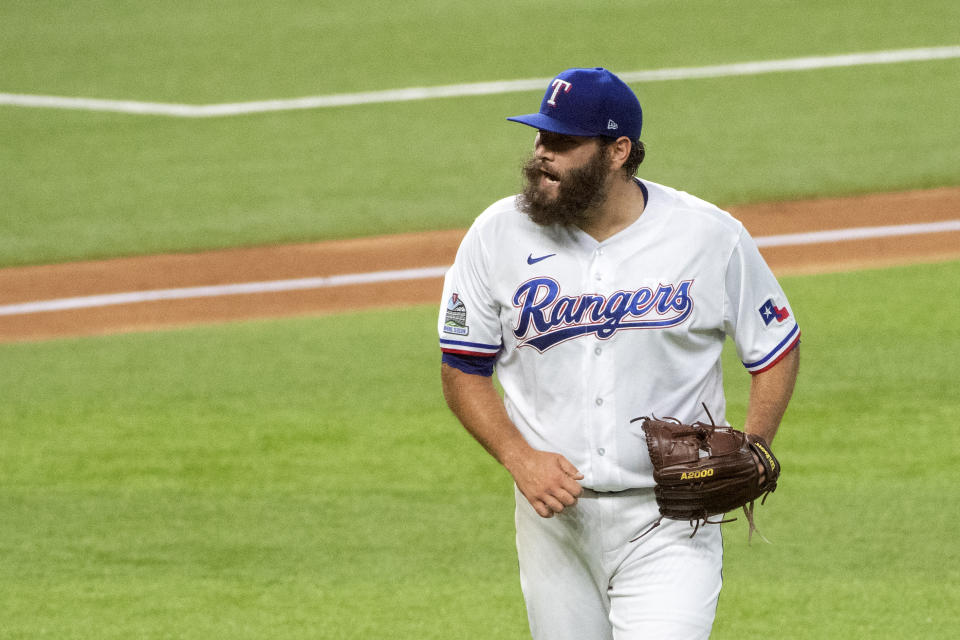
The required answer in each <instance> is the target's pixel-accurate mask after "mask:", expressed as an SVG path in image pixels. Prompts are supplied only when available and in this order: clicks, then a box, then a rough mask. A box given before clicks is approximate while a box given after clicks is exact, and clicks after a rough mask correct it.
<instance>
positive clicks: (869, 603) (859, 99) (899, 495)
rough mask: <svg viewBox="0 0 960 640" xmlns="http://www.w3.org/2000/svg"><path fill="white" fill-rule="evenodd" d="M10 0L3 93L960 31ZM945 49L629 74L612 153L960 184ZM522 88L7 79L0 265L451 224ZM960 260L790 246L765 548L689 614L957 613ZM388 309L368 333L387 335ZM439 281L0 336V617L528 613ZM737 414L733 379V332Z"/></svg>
mask: <svg viewBox="0 0 960 640" xmlns="http://www.w3.org/2000/svg"><path fill="white" fill-rule="evenodd" d="M585 5H586V3H574V2H560V3H554V4H553V5H551V6H550V8H549V10H546V9H545V7H544V5H543V4H540V3H532V2H510V3H507V2H491V3H483V4H481V3H474V4H469V3H467V4H465V3H441V2H438V1H436V0H432V1H430V0H417V1H414V2H408V3H400V4H398V3H386V2H373V1H366V2H365V1H361V2H354V3H348V4H344V3H334V2H292V1H289V0H287V1H281V2H277V3H272V4H271V5H270V8H269V9H268V8H265V7H264V6H263V5H262V4H260V3H253V2H239V1H234V2H224V3H207V4H200V5H199V6H198V4H197V3H187V2H183V1H182V0H180V1H175V0H163V1H159V2H154V3H151V4H149V5H144V4H140V3H138V4H130V3H121V2H118V1H116V0H113V1H107V0H100V1H98V2H87V3H80V4H77V3H73V4H71V3H63V2H26V1H23V0H11V1H9V2H4V3H3V4H2V6H0V59H2V60H3V61H4V64H3V65H0V92H11V93H36V94H50V95H65V96H85V97H97V98H114V99H136V100H153V101H169V102H185V103H196V104H200V103H211V102H224V101H245V100H260V99H269V98H286V97H298V96H306V95H316V94H327V93H338V92H349V91H371V90H380V89H391V88H402V87H408V86H429V85H438V84H449V83H459V82H476V81H486V80H501V79H513V78H527V77H542V76H550V75H552V74H553V73H555V72H556V71H558V70H559V69H562V68H564V67H568V66H574V65H594V64H601V65H604V66H607V67H609V68H611V69H613V70H615V71H630V70H640V69H655V68H662V67H677V66H697V65H710V64H723V63H729V62H740V61H747V60H765V59H776V58H787V57H795V56H809V55H829V54H836V53H846V52H856V51H876V50H885V49H897V48H911V47H925V46H941V45H956V44H958V42H957V37H956V27H955V25H956V24H958V22H960V8H958V5H957V4H956V3H954V2H946V1H941V0H937V1H934V0H927V1H921V2H919V3H914V4H912V5H910V6H907V5H904V4H903V3H894V2H888V1H882V2H868V1H867V0H854V1H851V2H844V3H835V2H827V1H822V2H803V3H795V2H761V3H756V2H745V1H724V2H706V1H698V2H666V1H652V0H650V1H644V2H626V1H618V2H609V3H595V4H593V5H590V6H589V7H588V6H585ZM958 87H960V61H958V60H946V61H940V62H918V63H908V64H896V65H885V66H875V67H855V68H849V69H834V70H825V71H812V72H803V73H790V74H773V75H767V76H754V77H739V78H726V79H713V80H690V81H678V82H658V83H648V84H643V85H637V86H635V88H636V89H637V90H638V92H639V94H640V96H641V99H642V100H643V104H644V107H645V123H646V124H645V134H644V139H645V141H646V142H647V144H648V146H649V149H650V153H649V154H648V160H647V162H645V164H644V165H643V167H642V169H643V170H642V172H641V174H642V175H644V176H645V177H648V178H650V179H653V180H657V181H660V182H664V183H666V184H670V185H671V186H676V187H679V188H683V189H685V190H688V191H691V192H693V193H695V194H697V195H700V196H703V197H706V198H708V199H711V200H714V201H716V202H718V203H720V204H733V203H743V202H755V201H763V200H772V199H779V198H796V197H806V196H816V195H828V194H848V193H865V192H870V191H886V190H898V189H912V188H927V187H934V186H943V185H956V184H957V177H958V176H957V162H956V149H957V148H960V132H958V129H957V127H956V126H955V122H954V121H955V116H954V111H955V110H952V109H951V108H950V107H949V105H953V104H956V103H957V102H958V99H960V88H958ZM539 99H540V96H539V93H538V92H531V93H529V94H507V95H501V96H487V97H474V98H457V99H445V100H429V101H424V102H415V103H403V104H394V105H368V106H363V107H349V108H346V107H345V108H338V109H326V110H317V111H304V112H292V113H275V114H262V115H256V116H243V117H236V118H215V119H207V120H177V119H171V118H163V117H144V116H131V115H122V114H107V113H93V112H78V111H77V112H73V111H54V110H42V109H20V108H13V107H5V106H0V139H2V140H3V144H0V169H2V171H0V266H10V265H20V264H40V263H45V262H51V261H64V260H73V259H82V258H94V257H105V256H117V255H136V254H144V253H152V252H159V251H188V250H193V249H199V248H210V247H228V246H239V245H262V244H270V243H275V242H286V241H303V240H315V239H324V238H333V237H346V236H355V235H364V234H378V233H386V232H394V231H404V230H417V229H431V228H459V227H463V226H466V225H467V224H468V223H469V222H470V220H471V219H472V218H473V217H474V216H475V215H476V214H477V213H479V211H480V210H481V209H482V208H483V207H484V206H486V205H487V204H489V203H490V202H492V201H493V200H494V199H496V198H499V197H501V196H503V195H506V194H508V193H510V192H512V191H514V190H515V189H516V187H517V183H518V177H517V176H518V166H519V162H520V160H521V157H522V156H523V154H525V153H526V152H527V150H528V148H529V146H530V142H531V139H530V134H529V132H528V131H527V130H525V129H524V128H522V127H519V126H517V125H511V124H507V123H505V122H504V121H503V118H504V117H505V116H507V115H512V114H516V113H525V112H529V111H533V110H534V109H535V108H536V105H537V102H538V101H539ZM958 281H960V263H957V262H954V263H947V264H939V265H925V266H914V267H904V268H896V269H882V270H872V271H863V272H857V273H846V274H834V275H820V276H809V277H792V278H786V279H784V282H783V284H784V288H785V289H786V291H787V293H788V295H789V296H790V298H791V303H792V306H793V307H794V309H795V311H796V313H797V315H798V317H799V320H800V323H801V326H802V328H803V331H804V343H803V347H802V373H801V378H800V381H799V383H798V387H797V392H796V395H795V399H794V402H793V404H792V405H791V408H790V410H789V412H788V414H787V418H786V420H785V423H784V426H783V428H782V430H781V434H780V436H778V439H777V443H776V451H777V453H778V456H780V458H781V459H782V461H783V463H784V465H785V474H784V476H783V480H782V482H781V486H780V488H779V489H778V491H777V492H776V494H774V495H773V496H772V497H771V498H770V500H769V501H768V503H767V505H766V506H764V507H763V508H762V509H760V511H759V512H758V524H759V526H760V527H761V530H762V531H763V533H764V534H765V535H766V536H767V537H768V538H770V539H771V540H772V541H773V543H774V544H773V545H765V544H762V543H760V544H758V543H754V544H753V545H752V546H748V545H747V543H746V526H745V524H744V523H743V522H742V521H738V522H736V523H734V524H732V525H726V536H725V538H726V542H725V556H726V559H725V560H726V562H725V569H724V575H725V587H724V591H723V595H722V596H721V600H720V607H719V611H718V617H717V622H716V625H715V632H714V636H713V637H715V638H718V639H720V640H724V639H732V638H742V637H749V636H755V635H764V636H768V637H769V636H773V637H778V638H798V639H805V638H843V639H846V638H889V639H891V640H893V639H901V638H952V637H953V636H954V635H955V632H956V629H957V628H958V626H960V614H958V611H960V586H958V585H960V569H958V567H960V562H958V560H960V558H958V547H957V545H956V544H954V542H953V540H954V531H955V530H956V528H957V526H958V524H960V523H958V516H957V515H956V513H955V512H956V508H955V505H956V504H957V503H958V499H960V490H958V488H957V482H956V481H957V473H956V471H955V461H956V453H955V452H956V450H957V447H958V445H960V439H958V436H957V435H956V429H955V428H954V425H955V423H956V421H957V415H960V402H958V401H957V398H956V389H957V388H958V386H960V369H958V367H957V366H956V363H955V359H956V354H957V353H958V349H960V333H958V331H957V326H958V325H957V318H958V317H960V302H958V300H957V299H956V296H955V295H954V290H955V289H956V283H957V282H958ZM388 331H389V334H388ZM438 361H439V354H438V350H437V347H436V335H435V310H434V308H433V307H432V306H426V307H417V308H411V309H406V310H399V311H398V310H394V311H390V312H369V313H359V314H346V315H342V316H335V317H324V318H300V319H292V320H282V321H269V322H266V321H265V322H249V323H239V324H231V325H224V326H215V327H204V328H195V329H188V330H176V331H165V332H157V333H143V334H130V335H121V336H110V337H99V338H87V339H66V340H56V341H48V342H38V343H22V344H6V345H0V638H4V639H6V638H11V639H19V638H23V639H28V638H29V639H33V638H57V639H58V640H59V639H72V638H77V639H80V638H97V639H101V638H157V639H159V638H164V639H165V638H187V639H189V638H197V639H200V638H324V639H331V640H334V639H335V640H340V639H352V638H356V639H358V640H359V639H363V640H367V639H372V638H391V639H392V638H410V639H413V638H416V639H418V640H420V639H425V638H438V639H440V638H443V639H445V640H447V639H451V638H463V639H471V640H472V639H475V638H498V639H499V638H517V639H520V638H524V637H528V633H527V630H526V619H525V613H524V609H523V603H522V599H521V596H520V589H519V581H518V576H517V570H516V559H515V552H514V548H513V524H512V500H513V498H512V488H511V486H510V483H509V477H508V475H507V474H506V472H505V471H503V470H502V469H500V468H499V467H498V466H497V465H496V464H495V463H494V462H493V460H492V459H490V458H489V456H487V455H486V454H485V453H484V452H483V451H482V449H481V448H480V447H479V446H478V445H476V444H475V443H474V442H473V441H472V440H471V439H470V437H469V436H468V435H467V434H466V433H465V432H464V431H463V429H462V428H461V427H460V426H459V425H458V424H457V423H456V420H455V419H454V418H453V417H452V415H451V414H450V413H449V412H448V410H447V409H446V408H445V406H444V404H443V400H442V398H441V395H440V390H439V381H438V369H439V363H438ZM725 362H726V364H727V372H728V374H727V380H726V384H727V388H728V395H729V398H730V403H729V404H730V406H729V411H728V413H729V418H730V419H731V420H732V421H733V422H734V423H735V424H736V423H737V421H738V420H741V419H742V417H743V415H744V413H745V393H746V388H747V384H748V376H747V374H746V373H744V372H743V371H742V367H741V366H740V365H739V364H738V363H737V362H736V358H735V357H733V356H732V354H728V357H727V359H726V361H725Z"/></svg>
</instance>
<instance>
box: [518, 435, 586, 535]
mask: <svg viewBox="0 0 960 640" xmlns="http://www.w3.org/2000/svg"><path fill="white" fill-rule="evenodd" d="M508 470H509V471H510V473H511V475H513V480H514V482H516V483H517V488H518V489H520V493H522V494H523V495H524V497H526V499H527V500H528V501H529V502H530V505H531V506H532V507H533V508H534V509H535V510H536V512H537V513H538V514H539V515H540V516H541V517H543V518H550V517H553V515H554V514H557V513H560V512H562V511H563V510H564V509H566V508H567V507H572V506H573V505H575V504H576V503H577V498H579V497H580V494H581V493H583V487H581V486H580V483H579V482H577V481H578V480H583V474H582V473H580V472H579V471H578V470H577V468H576V467H575V466H573V464H571V463H570V461H569V460H567V459H566V458H564V457H563V456H562V455H560V454H559V453H550V452H547V451H537V450H535V449H531V450H530V452H529V454H528V455H525V456H524V457H523V459H522V460H520V461H519V462H518V463H517V464H515V465H513V466H512V468H508Z"/></svg>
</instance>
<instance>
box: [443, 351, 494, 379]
mask: <svg viewBox="0 0 960 640" xmlns="http://www.w3.org/2000/svg"><path fill="white" fill-rule="evenodd" d="M495 361H496V358H493V357H491V356H465V355H462V354H459V353H446V352H445V353H444V354H443V363H444V364H447V365H450V366H451V367H453V368H454V369H459V370H460V371H463V372H464V373H469V374H472V375H475V376H485V377H487V378H489V377H490V376H492V375H493V364H494V362H495Z"/></svg>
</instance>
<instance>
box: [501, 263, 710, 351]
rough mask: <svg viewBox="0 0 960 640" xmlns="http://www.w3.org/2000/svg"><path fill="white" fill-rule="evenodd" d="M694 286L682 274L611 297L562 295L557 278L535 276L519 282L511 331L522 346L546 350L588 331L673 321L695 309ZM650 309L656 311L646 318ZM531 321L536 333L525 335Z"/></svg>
mask: <svg viewBox="0 0 960 640" xmlns="http://www.w3.org/2000/svg"><path fill="white" fill-rule="evenodd" d="M692 286H693V280H684V281H683V282H681V283H680V284H679V285H670V284H667V285H665V284H661V285H659V286H658V287H657V289H656V291H654V290H653V289H651V288H649V287H641V288H639V289H637V290H635V291H617V292H616V293H614V294H612V295H610V296H609V297H607V296H602V295H591V294H584V295H579V296H577V297H575V298H574V297H570V296H561V295H560V285H559V283H557V281H556V280H554V279H553V278H534V279H533V280H528V281H527V282H525V283H523V284H522V285H520V287H519V288H518V289H517V292H516V293H515V294H514V296H513V306H514V307H516V308H519V309H520V317H519V320H518V322H517V326H516V327H515V328H514V330H513V335H515V336H516V337H517V338H519V339H520V340H521V341H520V343H519V345H518V346H521V347H522V346H528V345H529V346H531V347H533V348H535V349H537V350H538V351H540V352H543V351H546V350H547V349H549V348H550V347H553V346H555V345H557V344H559V343H560V342H563V341H565V340H570V339H573V338H579V337H581V336H585V335H590V334H596V336H597V337H598V338H601V339H606V338H609V337H610V336H612V335H613V334H614V333H616V332H617V331H619V330H621V329H665V328H667V327H675V326H677V325H679V324H682V323H683V322H684V321H686V319H687V318H689V317H690V314H691V313H692V312H693V298H691V297H690V289H691V287H692ZM651 313H653V314H655V315H656V317H654V318H647V317H646V316H649V315H650V314H651ZM631 318H637V320H631ZM640 318H644V319H643V320H640ZM531 325H532V327H533V331H534V332H535V333H536V335H535V336H534V337H532V338H528V339H526V340H524V339H523V338H524V336H526V335H527V333H528V332H529V331H530V328H531Z"/></svg>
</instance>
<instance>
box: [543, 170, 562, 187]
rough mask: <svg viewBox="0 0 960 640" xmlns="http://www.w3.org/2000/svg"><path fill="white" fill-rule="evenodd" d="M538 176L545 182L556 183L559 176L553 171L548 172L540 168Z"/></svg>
mask: <svg viewBox="0 0 960 640" xmlns="http://www.w3.org/2000/svg"><path fill="white" fill-rule="evenodd" d="M540 176H541V177H542V179H543V182H544V183H545V184H551V185H557V184H560V176H558V175H557V174H555V173H550V172H549V171H547V170H546V169H543V168H541V169H540Z"/></svg>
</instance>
